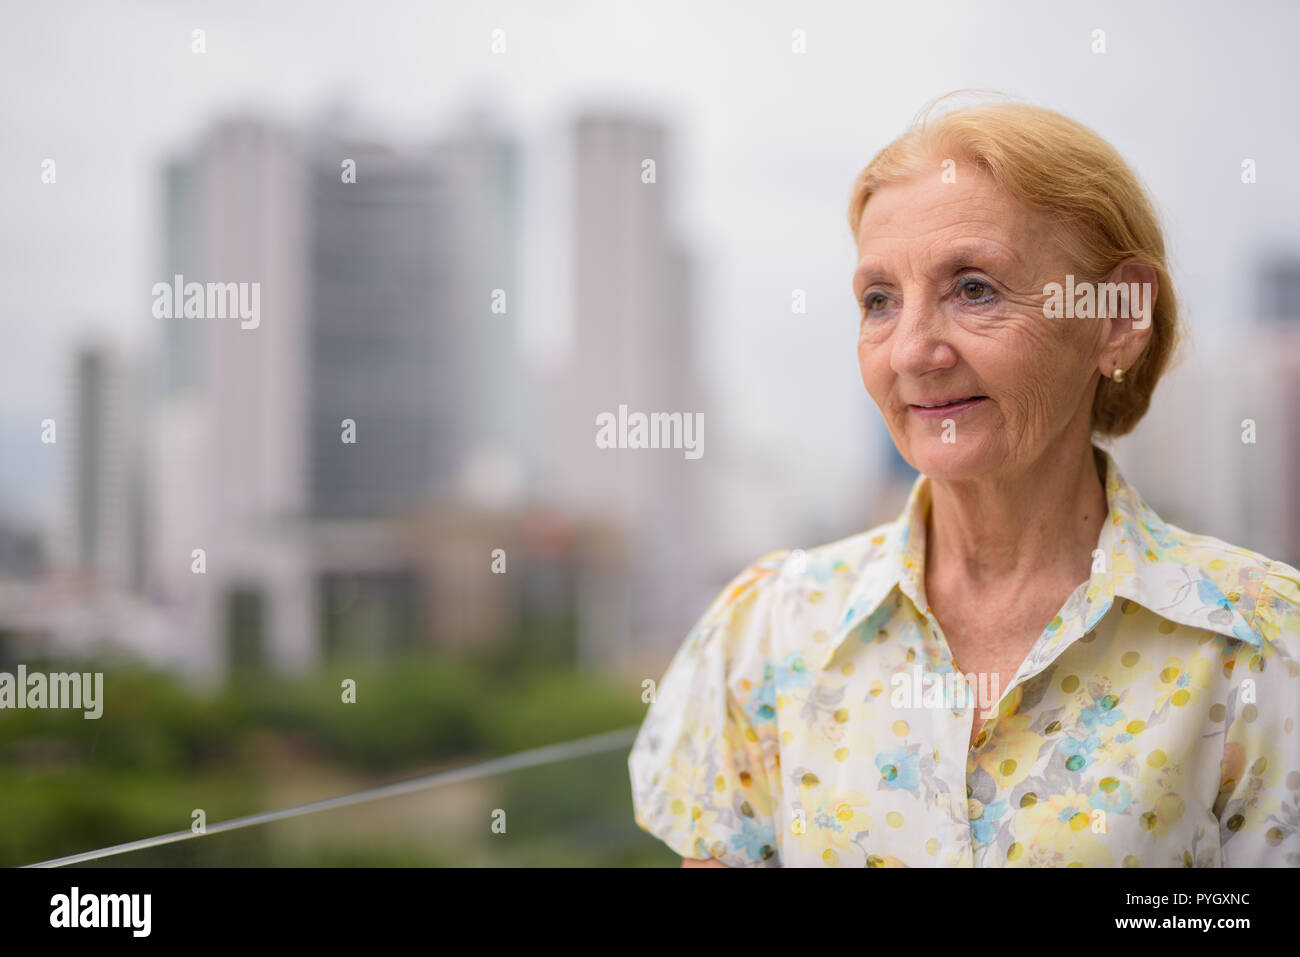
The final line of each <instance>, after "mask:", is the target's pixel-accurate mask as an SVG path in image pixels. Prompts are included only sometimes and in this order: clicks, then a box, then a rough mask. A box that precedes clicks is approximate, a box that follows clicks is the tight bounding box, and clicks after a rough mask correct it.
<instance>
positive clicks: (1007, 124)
mask: <svg viewBox="0 0 1300 957" xmlns="http://www.w3.org/2000/svg"><path fill="white" fill-rule="evenodd" d="M959 92H960V91H959ZM953 95H954V94H947V95H946V96H943V97H940V98H939V99H938V100H935V101H933V102H931V103H930V104H928V105H927V106H926V107H925V108H924V109H922V111H921V112H920V113H919V114H918V115H917V117H916V119H915V120H913V122H912V125H911V126H910V127H909V128H908V130H907V131H906V132H904V133H903V135H901V136H900V137H898V138H897V139H896V140H894V141H893V142H892V143H890V144H889V145H888V146H886V147H885V148H884V149H882V150H881V151H880V152H879V153H877V154H876V156H875V158H874V159H872V161H871V162H870V163H869V164H867V166H866V168H864V169H863V170H862V172H861V173H859V174H858V176H857V178H856V180H855V181H854V183H853V191H852V194H851V196H850V199H849V227H850V228H851V229H852V231H853V237H854V239H855V240H856V239H857V236H858V227H859V225H860V223H861V221H862V213H863V210H864V209H865V208H866V205H867V202H868V201H869V200H870V199H871V196H872V194H874V193H875V192H876V190H878V189H880V188H881V187H882V186H884V185H886V184H888V183H893V182H897V181H899V180H902V179H906V178H908V177H909V176H911V175H913V174H914V173H916V172H917V171H918V170H919V169H921V168H922V164H924V163H925V162H926V161H927V160H930V159H932V158H934V157H945V158H952V157H961V158H963V159H965V160H966V161H968V162H972V163H974V164H976V165H977V166H978V167H980V168H981V169H983V170H985V171H986V172H987V173H989V175H990V176H992V178H993V180H994V181H995V182H996V183H997V184H998V185H999V186H1001V187H1002V188H1003V189H1005V190H1006V191H1007V193H1009V194H1010V195H1011V196H1013V197H1014V198H1015V199H1017V200H1018V201H1019V202H1021V203H1022V204H1024V205H1025V206H1027V207H1029V208H1031V209H1035V210H1038V211H1040V212H1043V213H1046V214H1047V215H1049V216H1050V217H1052V218H1053V219H1055V220H1056V221H1057V222H1059V223H1060V225H1061V230H1062V235H1061V241H1062V243H1063V245H1064V247H1065V248H1066V249H1067V250H1068V251H1069V253H1070V254H1071V255H1072V256H1073V257H1074V259H1075V260H1076V261H1077V262H1078V263H1079V267H1080V268H1079V272H1080V274H1081V278H1082V279H1084V280H1085V281H1090V282H1100V281H1103V280H1104V279H1105V277H1107V276H1108V275H1109V274H1110V272H1111V270H1113V269H1114V268H1115V267H1116V266H1118V265H1119V264H1120V263H1122V262H1124V261H1125V260H1127V259H1136V260H1139V261H1141V262H1143V263H1145V264H1147V265H1148V266H1150V267H1151V268H1152V270H1154V271H1155V274H1156V281H1157V283H1158V285H1157V291H1156V304H1155V309H1154V311H1153V315H1152V317H1151V335H1150V338H1149V340H1148V342H1147V345H1146V348H1145V349H1144V350H1143V352H1142V355H1141V356H1140V357H1139V358H1138V359H1137V361H1136V362H1134V364H1133V366H1132V368H1129V369H1126V370H1125V376H1124V382H1123V383H1122V384H1121V383H1116V382H1113V381H1111V380H1110V379H1109V378H1107V377H1105V376H1102V378H1101V381H1100V383H1099V384H1098V386H1097V394H1096V396H1095V397H1094V399H1093V403H1092V430H1093V433H1094V434H1096V435H1102V436H1120V435H1125V434H1126V433H1128V432H1130V431H1132V429H1133V427H1134V426H1135V425H1137V423H1138V421H1139V420H1140V419H1141V418H1142V416H1143V415H1144V414H1146V411H1147V408H1148V407H1149V406H1150V404H1151V394H1152V392H1154V390H1155V386H1156V382H1157V381H1159V379H1160V376H1161V375H1162V374H1163V373H1164V372H1165V370H1166V368H1167V367H1168V366H1169V363H1170V360H1171V358H1172V356H1173V353H1174V350H1175V346H1176V345H1177V343H1178V342H1179V340H1180V339H1181V337H1182V333H1181V330H1180V324H1179V319H1178V300H1177V297H1176V296H1175V294H1174V287H1173V282H1172V281H1171V279H1170V276H1169V265H1168V259H1167V257H1166V254H1165V241H1164V235H1163V233H1162V232H1161V229H1160V223H1159V220H1158V218H1157V216H1156V212H1155V208H1154V204H1153V203H1152V201H1151V198H1150V196H1149V195H1148V194H1147V192H1146V190H1145V189H1144V188H1143V186H1142V183H1141V182H1140V181H1139V180H1138V178H1137V176H1136V175H1135V174H1134V172H1133V170H1132V169H1130V168H1129V166H1128V164H1127V163H1125V162H1124V159H1123V157H1121V156H1120V155H1119V153H1118V152H1116V150H1115V148H1114V147H1112V146H1111V145H1110V144H1109V143H1107V142H1106V141H1105V140H1104V139H1102V138H1101V137H1100V136H1098V135H1097V134H1096V133H1094V132H1093V131H1092V130H1090V129H1088V127H1086V126H1084V125H1083V124H1081V123H1077V122H1075V121H1074V120H1071V119H1069V118H1068V117H1065V116H1062V115H1061V114H1060V113H1057V112H1055V111H1053V110H1048V109H1045V108H1043V107H1039V106H1030V105H1028V104H1024V103H1017V102H998V103H979V104H976V105H973V106H966V107H961V108H958V109H955V110H952V111H950V112H946V113H942V114H941V115H939V116H938V117H935V118H931V117H930V113H931V111H932V110H933V109H934V107H935V106H936V105H937V104H938V103H940V102H942V101H943V100H945V99H948V97H950V96H953Z"/></svg>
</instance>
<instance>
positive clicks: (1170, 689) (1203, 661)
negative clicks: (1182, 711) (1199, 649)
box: [1155, 655, 1214, 712]
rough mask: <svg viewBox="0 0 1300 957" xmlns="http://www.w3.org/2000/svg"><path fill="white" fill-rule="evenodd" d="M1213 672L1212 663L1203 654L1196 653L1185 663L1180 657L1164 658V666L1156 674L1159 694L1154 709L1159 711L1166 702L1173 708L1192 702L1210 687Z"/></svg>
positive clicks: (1182, 706) (1183, 706)
mask: <svg viewBox="0 0 1300 957" xmlns="http://www.w3.org/2000/svg"><path fill="white" fill-rule="evenodd" d="M1213 673H1214V665H1213V663H1212V662H1211V661H1210V659H1209V658H1206V657H1204V656H1203V655H1197V656H1196V657H1195V658H1193V659H1192V660H1191V661H1189V662H1187V663H1184V662H1183V659H1181V658H1168V659H1166V660H1165V666H1164V668H1162V669H1161V670H1160V674H1159V675H1157V676H1156V681H1157V682H1158V683H1159V684H1158V685H1157V687H1158V688H1159V690H1160V695H1159V697H1157V698H1156V701H1155V710H1156V711H1157V712H1158V711H1160V710H1161V709H1162V708H1164V707H1165V705H1166V703H1168V704H1170V705H1172V706H1173V707H1175V708H1185V707H1187V706H1188V705H1190V704H1194V703H1195V702H1196V700H1197V699H1198V698H1199V697H1200V696H1201V693H1202V692H1203V691H1205V690H1206V689H1207V688H1209V687H1210V682H1211V676H1212V675H1213Z"/></svg>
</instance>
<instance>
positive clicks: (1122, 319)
mask: <svg viewBox="0 0 1300 957" xmlns="http://www.w3.org/2000/svg"><path fill="white" fill-rule="evenodd" d="M1159 286H1160V284H1159V282H1158V281H1157V280H1156V272H1155V270H1154V269H1152V268H1151V267H1150V266H1148V265H1147V264H1146V263H1144V262H1141V261H1139V260H1136V259H1127V260H1125V261H1124V262H1122V263H1120V264H1119V265H1118V266H1116V267H1115V268H1114V269H1113V270H1111V273H1110V275H1109V276H1108V277H1107V280H1106V283H1105V284H1104V285H1103V286H1102V288H1101V289H1099V290H1098V291H1097V311H1098V315H1100V316H1101V318H1102V322H1105V323H1109V328H1108V329H1107V330H1106V341H1105V344H1104V345H1103V347H1102V356H1101V373H1102V375H1105V376H1110V375H1111V374H1112V373H1113V371H1114V370H1115V369H1124V370H1128V369H1131V368H1132V367H1133V365H1134V364H1135V363H1136V362H1137V361H1138V358H1139V357H1140V356H1141V355H1142V352H1143V350H1144V349H1146V346H1147V342H1148V341H1150V339H1151V319H1152V316H1154V314H1155V308H1156V296H1157V295H1159V292H1160V288H1159Z"/></svg>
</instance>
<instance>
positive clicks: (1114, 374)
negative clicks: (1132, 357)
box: [1110, 369, 1124, 382]
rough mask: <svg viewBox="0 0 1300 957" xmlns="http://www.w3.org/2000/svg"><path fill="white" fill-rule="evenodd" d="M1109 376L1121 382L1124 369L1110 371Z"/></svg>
mask: <svg viewBox="0 0 1300 957" xmlns="http://www.w3.org/2000/svg"><path fill="white" fill-rule="evenodd" d="M1110 377H1111V379H1113V380H1114V381H1116V382H1123V381H1124V370H1123V369H1116V370H1115V371H1114V372H1112V373H1111V376H1110Z"/></svg>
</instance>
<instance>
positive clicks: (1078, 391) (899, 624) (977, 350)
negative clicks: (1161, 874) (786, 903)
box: [629, 103, 1300, 867]
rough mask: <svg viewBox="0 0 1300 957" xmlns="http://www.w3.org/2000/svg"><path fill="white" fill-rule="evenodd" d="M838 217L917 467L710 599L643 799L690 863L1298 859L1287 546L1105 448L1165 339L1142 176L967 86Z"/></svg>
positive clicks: (1168, 316)
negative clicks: (887, 505) (1186, 520)
mask: <svg viewBox="0 0 1300 957" xmlns="http://www.w3.org/2000/svg"><path fill="white" fill-rule="evenodd" d="M849 221H850V225H851V227H852V229H853V234H854V237H855V239H856V243H857V265H856V270H855V272H854V273H853V289H854V296H855V298H856V299H857V301H858V306H859V332H858V361H859V364H860V367H861V372H862V380H863V383H864V384H865V386H866V389H867V392H868V393H869V394H870V395H871V398H872V399H873V400H874V401H875V403H876V405H877V406H878V407H879V409H880V411H881V414H882V415H883V417H884V420H885V423H886V425H887V426H888V429H889V432H890V435H891V436H892V438H893V441H894V443H895V445H896V446H897V447H898V451H899V452H900V454H901V455H902V456H903V458H905V459H906V460H907V461H908V462H909V463H910V464H911V465H912V466H913V467H914V468H915V469H916V470H917V471H918V472H919V473H921V474H920V477H919V478H918V479H917V481H916V483H915V485H914V486H913V488H912V491H911V495H910V497H909V499H908V502H907V505H906V507H905V509H904V511H903V513H902V514H901V515H900V517H899V518H898V519H897V520H896V521H894V522H892V523H890V524H886V525H882V526H880V527H878V528H874V529H871V530H869V531H866V532H862V533H860V534H857V535H853V536H851V537H848V538H845V539H843V540H841V541H837V542H834V543H831V544H828V545H824V546H821V547H819V548H815V549H812V550H810V551H808V552H802V551H798V550H796V551H795V552H776V553H773V554H771V555H768V556H766V557H765V558H762V559H760V560H758V561H757V562H755V563H754V564H753V565H751V566H750V567H749V568H747V569H746V570H745V571H744V572H742V573H741V574H740V575H739V576H738V577H737V578H736V579H735V580H734V581H732V582H731V583H730V585H728V586H727V588H726V589H725V590H724V591H723V592H722V594H720V595H719V596H718V598H717V599H716V600H715V601H714V603H713V604H712V606H711V607H710V608H709V609H708V610H707V611H706V612H705V614H704V615H703V617H702V618H701V619H700V621H699V622H698V624H697V625H696V626H695V628H694V629H692V631H691V632H690V634H689V635H688V636H687V638H686V640H685V642H684V644H683V645H682V647H681V648H680V650H679V651H678V652H677V654H676V656H675V657H674V658H673V660H672V662H671V664H670V665H669V668H668V671H667V673H666V674H665V676H664V678H663V680H662V682H661V683H660V685H659V688H658V694H657V697H656V700H655V701H654V702H653V704H652V705H651V707H650V710H649V713H648V714H647V716H646V719H645V722H644V725H643V726H642V728H641V731H640V733H639V735H638V737H637V740H636V743H635V745H634V747H633V750H632V753H631V755H630V757H629V767H630V771H631V777H632V787H633V797H634V804H635V811H636V820H637V822H638V824H639V825H640V826H641V827H642V828H644V829H645V830H647V831H649V832H650V833H652V834H654V835H656V836H658V837H659V838H661V839H662V840H663V841H665V842H666V843H667V844H668V846H669V847H671V848H672V849H673V850H674V851H676V852H677V853H678V854H680V855H681V856H682V857H683V858H684V861H683V865H684V866H688V865H690V866H708V865H713V866H731V867H772V866H827V867H862V866H866V867H933V866H941V867H970V866H977V867H1005V866H1075V867H1078V866H1084V867H1093V866H1100V867H1116V866H1125V867H1149V866H1157V867H1184V866H1188V867H1192V866H1195V867H1203V866H1204V867H1215V866H1241V865H1286V866H1296V865H1300V727H1297V723H1298V722H1297V718H1298V717H1300V663H1298V658H1300V572H1297V570H1296V569H1295V568H1293V567H1291V566H1289V565H1286V564H1283V563H1281V562H1278V561H1271V560H1269V559H1268V558H1265V557H1263V556H1261V555H1258V554H1256V553H1254V552H1251V551H1247V550H1246V549H1243V548H1238V547H1235V546H1232V545H1229V544H1226V543H1224V542H1222V541H1219V540H1218V539H1214V538H1210V537H1207V536H1203V535H1196V534H1192V533H1190V532H1186V531H1184V530H1182V529H1180V528H1177V527H1175V526H1173V525H1169V524H1167V523H1166V522H1164V521H1162V520H1161V519H1160V518H1159V516H1157V515H1156V514H1155V513H1154V512H1153V511H1152V510H1151V509H1150V508H1149V507H1148V506H1147V505H1146V504H1145V503H1144V502H1143V501H1142V499H1141V498H1140V497H1139V495H1138V493H1137V491H1136V490H1135V489H1134V488H1133V487H1132V486H1131V485H1129V484H1128V483H1127V482H1125V480H1124V478H1123V476H1122V475H1121V474H1120V472H1119V470H1118V469H1117V468H1116V465H1115V462H1114V461H1113V460H1112V458H1111V457H1110V455H1109V454H1108V453H1107V452H1105V451H1103V450H1102V449H1101V448H1099V447H1098V446H1096V445H1094V440H1095V439H1099V438H1104V437H1108V436H1117V435H1122V434H1125V433H1127V432H1129V431H1130V430H1131V429H1132V428H1133V427H1134V425H1135V424H1136V423H1137V422H1138V420H1139V419H1140V418H1141V417H1142V415H1143V413H1144V412H1145V411H1146V409H1147V406H1148V403H1149V401H1150V398H1151V394H1152V390H1153V389H1154V387H1155V385H1156V382H1157V381H1158V380H1159V378H1160V375H1161V373H1162V372H1163V371H1164V369H1165V367H1166V364H1167V362H1168V360H1169V356H1170V354H1171V350H1172V349H1173V347H1174V345H1175V342H1176V341H1177V339H1178V336H1179V328H1178V309H1177V303H1176V299H1175V296H1174V290H1173V286H1172V283H1171V282H1170V276H1169V268H1168V265H1167V261H1166V255H1165V244H1164V240H1163V238H1162V235H1161V231H1160V227H1159V224H1158V221H1157V219H1156V216H1155V214H1154V212H1153V210H1152V205H1151V202H1150V200H1149V199H1148V197H1147V195H1146V194H1145V192H1144V190H1143V188H1142V187H1141V185H1140V184H1139V182H1138V180H1137V178H1136V177H1135V176H1134V174H1133V172H1132V171H1131V170H1130V169H1129V167H1128V166H1127V165H1126V164H1125V162H1124V161H1123V159H1122V158H1121V157H1120V156H1119V155H1118V154H1117V153H1116V151H1115V150H1114V149H1113V148H1112V147H1111V146H1110V145H1108V144H1107V143H1106V142H1105V141H1103V140H1102V139H1101V138H1100V137H1098V136H1097V135H1096V134H1095V133H1093V132H1092V131H1090V130H1088V129H1087V128H1085V127H1083V126H1081V125H1079V124H1078V123H1075V122H1074V121H1072V120H1069V119H1067V118H1065V117H1063V116H1061V115H1059V114H1057V113H1055V112H1052V111H1050V110H1046V109H1041V108H1036V107H1031V106H1027V105H1021V104H1014V103H996V104H991V105H978V106H973V107H967V108H964V109H959V110H955V111H951V112H948V113H945V114H942V115H940V116H938V117H937V118H933V117H931V118H926V117H922V118H921V119H918V121H917V122H916V123H915V124H914V125H913V127H912V128H911V129H910V130H908V131H907V132H906V133H905V134H904V135H902V136H901V137H900V138H899V139H897V140H896V141H894V142H893V143H891V144H890V145H889V146H887V147H886V148H885V149H884V150H882V151H881V152H880V153H879V154H878V155H877V156H876V157H875V159H873V160H872V162H871V163H870V165H868V166H867V167H866V169H864V170H863V171H862V173H861V174H860V175H859V176H858V178H857V180H856V183H855V185H854V187H853V191H852V197H851V202H850V207H849ZM1104 284H1122V287H1121V286H1120V285H1104ZM1121 289H1122V291H1123V294H1121V291H1120V290H1121ZM1144 306H1145V307H1146V308H1145V309H1144V308H1143V307H1144ZM1190 480H1193V479H1192V477H1189V481H1190Z"/></svg>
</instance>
